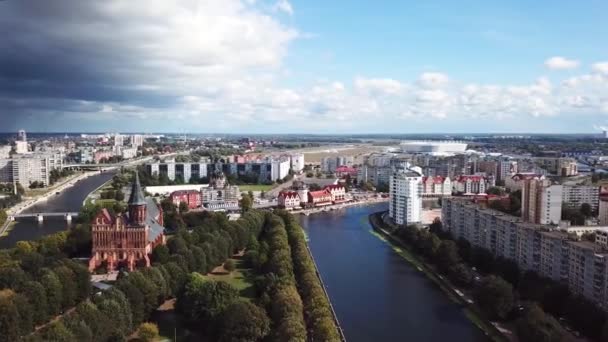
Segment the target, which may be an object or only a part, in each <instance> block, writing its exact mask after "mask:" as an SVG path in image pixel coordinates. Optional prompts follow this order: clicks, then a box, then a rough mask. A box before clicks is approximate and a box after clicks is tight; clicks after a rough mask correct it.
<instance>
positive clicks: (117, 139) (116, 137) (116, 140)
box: [114, 133, 124, 146]
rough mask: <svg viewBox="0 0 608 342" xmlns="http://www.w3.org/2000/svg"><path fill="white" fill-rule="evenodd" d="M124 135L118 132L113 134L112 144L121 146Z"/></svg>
mask: <svg viewBox="0 0 608 342" xmlns="http://www.w3.org/2000/svg"><path fill="white" fill-rule="evenodd" d="M123 139H124V137H123V136H122V135H120V134H118V133H116V135H114V146H122V145H123Z"/></svg>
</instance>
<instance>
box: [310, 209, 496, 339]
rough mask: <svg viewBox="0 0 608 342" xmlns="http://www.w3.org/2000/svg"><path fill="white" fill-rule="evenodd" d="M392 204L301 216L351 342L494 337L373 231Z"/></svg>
mask: <svg viewBox="0 0 608 342" xmlns="http://www.w3.org/2000/svg"><path fill="white" fill-rule="evenodd" d="M387 209H388V204H386V203H381V204H375V205H369V206H355V207H349V208H346V209H342V210H338V211H332V212H328V213H322V214H314V215H310V216H300V222H301V224H302V226H303V227H304V229H305V231H306V233H307V235H308V238H309V244H310V249H311V251H312V254H313V256H314V258H315V261H316V263H317V267H318V268H319V272H320V273H321V277H322V278H323V281H324V282H325V286H326V287H327V291H328V293H329V297H330V299H331V302H332V304H333V305H334V309H335V310H336V314H337V316H338V320H339V321H340V324H341V326H342V329H343V330H344V334H345V336H346V339H347V341H348V342H358V341H362V342H363V341H488V339H487V338H486V337H485V335H484V334H483V332H482V331H481V330H479V329H478V328H477V327H475V326H474V325H473V324H472V323H471V322H470V321H469V320H468V319H467V318H466V316H465V314H464V311H463V310H462V308H461V307H460V306H459V305H458V304H455V303H454V302H452V301H450V300H449V299H448V298H447V296H446V295H445V294H444V293H443V292H442V291H441V290H440V289H439V288H438V287H437V286H436V285H435V284H434V283H433V282H431V281H430V280H428V279H427V278H426V277H425V276H424V274H423V273H421V272H419V271H417V270H416V269H415V268H414V267H412V266H411V265H410V264H409V263H408V262H407V261H406V260H405V259H403V258H402V257H401V256H399V255H398V254H397V253H396V252H395V251H393V249H392V248H391V246H390V245H389V244H388V243H387V242H384V241H382V240H381V239H379V238H378V237H377V236H375V235H374V234H372V231H373V230H372V227H371V225H370V224H369V222H368V215H369V214H371V213H374V212H378V211H382V210H387Z"/></svg>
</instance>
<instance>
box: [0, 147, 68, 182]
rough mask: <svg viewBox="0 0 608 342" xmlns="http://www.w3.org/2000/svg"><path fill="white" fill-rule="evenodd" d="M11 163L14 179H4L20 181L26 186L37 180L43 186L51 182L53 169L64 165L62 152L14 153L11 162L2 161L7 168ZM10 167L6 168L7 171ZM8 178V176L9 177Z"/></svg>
mask: <svg viewBox="0 0 608 342" xmlns="http://www.w3.org/2000/svg"><path fill="white" fill-rule="evenodd" d="M9 163H10V165H11V171H12V179H10V180H8V179H4V180H8V181H11V182H15V183H19V184H21V185H23V186H24V187H27V186H29V185H30V184H32V183H34V182H37V183H38V184H41V185H42V186H48V185H49V184H50V176H51V171H52V170H55V169H61V168H62V167H63V155H62V154H61V153H44V152H36V153H29V154H23V155H14V156H13V158H12V159H10V162H3V163H0V164H1V165H4V167H5V168H7V167H8V164H9ZM7 170H8V169H5V172H6V171H7ZM7 178H8V177H7Z"/></svg>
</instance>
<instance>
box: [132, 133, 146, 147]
mask: <svg viewBox="0 0 608 342" xmlns="http://www.w3.org/2000/svg"><path fill="white" fill-rule="evenodd" d="M143 145H144V136H143V135H139V134H135V135H132V136H131V146H132V147H140V146H143Z"/></svg>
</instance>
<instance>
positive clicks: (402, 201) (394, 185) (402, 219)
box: [389, 170, 422, 225]
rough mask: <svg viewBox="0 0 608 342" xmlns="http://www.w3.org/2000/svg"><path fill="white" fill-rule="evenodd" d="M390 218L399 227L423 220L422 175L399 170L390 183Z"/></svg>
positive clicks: (412, 171)
mask: <svg viewBox="0 0 608 342" xmlns="http://www.w3.org/2000/svg"><path fill="white" fill-rule="evenodd" d="M389 195H390V200H389V217H390V218H391V219H392V220H393V221H394V222H395V223H396V224H398V225H409V224H413V223H419V222H421V220H422V175H421V174H420V173H419V172H417V171H414V170H398V171H396V172H395V173H393V175H392V176H391V177H390V181H389Z"/></svg>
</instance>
